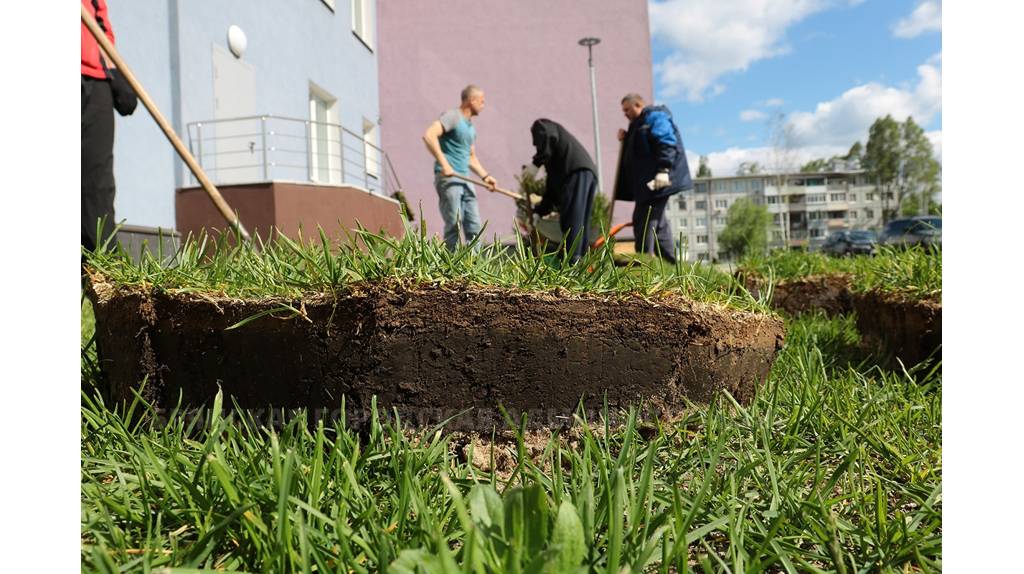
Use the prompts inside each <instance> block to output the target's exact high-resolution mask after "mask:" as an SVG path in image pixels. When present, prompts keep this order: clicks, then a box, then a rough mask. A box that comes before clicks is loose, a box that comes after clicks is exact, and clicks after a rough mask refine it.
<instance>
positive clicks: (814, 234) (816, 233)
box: [811, 227, 821, 237]
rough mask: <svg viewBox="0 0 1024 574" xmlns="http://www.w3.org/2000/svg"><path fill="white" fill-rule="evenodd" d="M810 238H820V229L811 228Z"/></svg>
mask: <svg viewBox="0 0 1024 574" xmlns="http://www.w3.org/2000/svg"><path fill="white" fill-rule="evenodd" d="M811 237H821V229H818V228H817V227H812V228H811Z"/></svg>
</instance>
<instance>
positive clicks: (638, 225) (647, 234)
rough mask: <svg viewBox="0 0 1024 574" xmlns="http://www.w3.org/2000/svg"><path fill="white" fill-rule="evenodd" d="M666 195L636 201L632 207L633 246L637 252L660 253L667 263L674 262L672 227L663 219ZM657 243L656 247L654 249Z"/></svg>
mask: <svg viewBox="0 0 1024 574" xmlns="http://www.w3.org/2000/svg"><path fill="white" fill-rule="evenodd" d="M667 204H668V197H663V198H661V199H655V200H653V201H650V202H646V201H644V202H641V201H638V202H636V205H635V206H634V207H633V237H634V240H633V246H634V248H635V249H636V252H637V253H653V254H656V255H660V256H661V258H662V259H664V260H665V261H668V262H669V263H675V262H676V256H675V252H676V251H675V242H674V241H673V239H672V227H671V226H670V225H669V223H668V219H665V206H666V205H667ZM655 244H657V249H655Z"/></svg>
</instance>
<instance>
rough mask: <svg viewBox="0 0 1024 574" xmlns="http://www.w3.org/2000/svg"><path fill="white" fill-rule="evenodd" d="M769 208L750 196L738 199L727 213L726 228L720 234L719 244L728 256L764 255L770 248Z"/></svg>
mask: <svg viewBox="0 0 1024 574" xmlns="http://www.w3.org/2000/svg"><path fill="white" fill-rule="evenodd" d="M770 222H771V216H770V215H769V214H768V208H767V207H765V206H763V205H758V204H756V203H754V201H753V200H752V199H750V198H748V197H743V198H740V199H737V200H736V201H735V202H734V203H733V204H732V206H731V207H729V212H728V214H727V215H726V223H725V229H723V230H722V234H721V235H719V236H718V244H719V245H720V246H721V247H722V249H723V251H724V252H725V254H726V256H728V257H733V258H740V257H743V256H745V255H752V254H757V255H762V254H764V253H765V251H766V250H767V248H768V225H769V223H770Z"/></svg>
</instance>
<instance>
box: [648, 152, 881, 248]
mask: <svg viewBox="0 0 1024 574" xmlns="http://www.w3.org/2000/svg"><path fill="white" fill-rule="evenodd" d="M832 167H833V170H830V171H828V172H817V173H793V174H787V175H785V176H780V175H772V174H757V175H744V176H730V177H710V178H697V179H695V181H694V188H693V190H692V191H690V192H684V193H680V194H678V195H676V196H673V197H672V199H671V200H670V202H669V205H668V208H667V210H666V214H667V217H668V219H669V221H670V223H671V225H672V231H673V233H674V234H675V235H676V237H677V238H678V239H677V242H678V243H679V244H681V246H682V249H683V252H684V256H685V257H686V258H687V259H688V260H691V261H698V260H719V259H721V258H722V257H723V255H724V254H723V250H722V249H721V248H720V245H719V242H718V237H719V236H720V235H721V233H722V231H723V230H724V229H725V226H726V223H727V220H728V211H729V207H731V206H732V205H733V203H735V202H736V200H738V199H740V198H743V197H748V198H750V199H752V200H753V201H754V202H755V203H757V204H759V205H764V206H766V207H767V208H768V213H769V214H770V215H771V217H772V220H771V224H770V226H769V231H768V234H769V237H768V245H769V248H772V249H774V248H785V247H789V248H807V249H815V248H817V247H818V246H819V245H820V244H821V243H822V242H823V241H824V239H825V237H826V236H827V235H828V233H829V232H830V231H835V230H841V229H874V230H879V229H880V228H881V225H882V209H883V207H884V206H885V205H886V202H887V201H888V202H891V201H892V197H891V194H890V197H888V198H884V197H882V196H881V194H880V192H878V191H877V190H876V189H875V186H874V184H872V183H870V182H869V180H868V177H867V174H866V173H865V171H864V170H861V169H856V168H855V166H851V167H854V169H842V168H843V167H845V166H842V165H835V164H834V165H833V166H832ZM835 168H840V169H835Z"/></svg>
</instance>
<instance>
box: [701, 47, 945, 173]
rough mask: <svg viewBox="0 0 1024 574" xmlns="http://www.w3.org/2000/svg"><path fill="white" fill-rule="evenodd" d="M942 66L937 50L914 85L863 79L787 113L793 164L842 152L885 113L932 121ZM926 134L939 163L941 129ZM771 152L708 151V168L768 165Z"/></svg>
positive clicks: (939, 108)
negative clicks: (806, 107)
mask: <svg viewBox="0 0 1024 574" xmlns="http://www.w3.org/2000/svg"><path fill="white" fill-rule="evenodd" d="M941 65H942V58H941V55H936V56H933V57H931V58H929V59H928V60H927V62H926V63H925V64H922V65H921V66H918V68H917V75H918V78H917V83H916V84H915V85H912V86H905V87H893V86H887V85H883V84H880V83H869V84H864V85H860V86H857V87H854V88H851V89H849V90H847V91H846V92H844V93H843V94H841V95H840V96H839V97H837V98H835V99H833V100H829V101H827V102H821V103H819V104H818V105H817V106H816V107H815V109H814V110H813V111H797V112H794V113H792V114H790V116H789V121H790V123H791V124H792V127H793V138H794V142H793V143H794V149H793V158H792V162H791V163H792V166H793V169H796V168H799V166H800V165H802V164H804V163H806V162H808V161H810V160H812V159H815V158H820V157H824V158H828V157H831V156H833V155H843V154H845V153H846V152H847V151H848V150H849V148H850V146H851V145H853V142H855V141H858V140H859V141H860V142H861V143H862V144H866V143H867V137H868V128H870V127H871V124H872V123H873V122H874V121H875V120H876V119H878V118H879V117H882V116H885V115H886V114H891V115H892V116H893V118H895V119H896V120H897V121H901V122H902V121H904V120H906V118H907V117H908V116H912V117H913V118H914V121H915V122H917V123H918V124H919V125H927V124H928V123H930V122H931V121H932V120H933V119H934V118H935V117H936V115H937V114H939V113H941V112H942V68H941ZM748 111H750V110H748ZM926 135H927V137H928V139H929V141H931V143H932V147H934V148H935V157H936V159H938V160H939V161H940V162H941V161H942V130H941V129H939V130H933V131H929V132H926ZM774 155H775V154H774V153H773V150H772V148H771V147H769V146H761V147H749V148H742V147H731V148H728V149H726V150H724V151H718V152H712V153H708V154H707V156H708V163H709V166H710V167H711V171H712V172H713V173H715V174H717V175H732V174H734V173H735V172H736V168H737V167H739V165H740V164H741V163H743V162H750V161H756V162H758V163H759V164H761V165H762V166H763V167H765V168H766V169H768V170H771V169H773V168H774V167H775V164H777V163H778V161H777V160H776V159H775V157H774ZM694 165H696V164H694ZM694 169H696V168H694Z"/></svg>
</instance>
